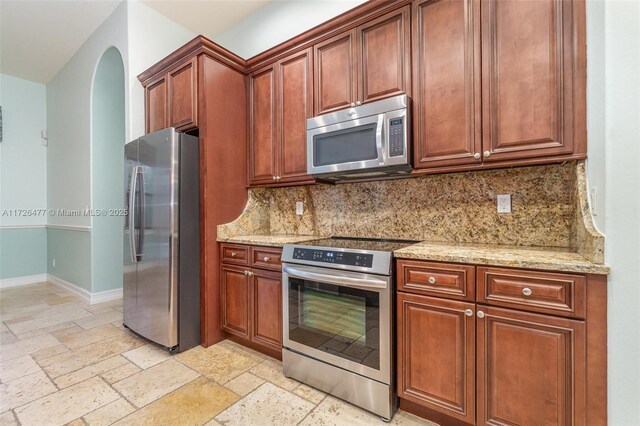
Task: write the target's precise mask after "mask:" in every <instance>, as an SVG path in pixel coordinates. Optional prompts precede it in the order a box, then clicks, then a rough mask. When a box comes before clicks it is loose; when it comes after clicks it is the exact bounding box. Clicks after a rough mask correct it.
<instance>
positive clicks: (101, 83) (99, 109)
mask: <svg viewBox="0 0 640 426" xmlns="http://www.w3.org/2000/svg"><path fill="white" fill-rule="evenodd" d="M124 96H125V83H124V65H123V63H122V58H121V56H120V53H119V52H118V49H116V48H115V47H112V48H109V49H108V50H107V51H106V52H105V53H104V55H103V56H102V58H101V59H100V62H99V63H98V68H97V69H96V74H95V77H94V80H93V91H92V95H91V177H92V179H91V193H92V197H93V202H92V205H93V209H94V211H100V210H102V211H104V212H107V213H109V212H110V211H113V210H117V209H122V208H123V207H124V183H123V182H124V144H125V142H126V141H125V109H124V108H125V99H124ZM123 221H124V216H121V215H109V214H108V215H106V216H105V215H100V216H97V215H95V216H93V218H92V229H91V265H92V268H91V291H92V292H94V293H96V292H100V291H105V290H111V289H114V288H120V287H122V256H123V254H122V252H123V243H122V228H123Z"/></svg>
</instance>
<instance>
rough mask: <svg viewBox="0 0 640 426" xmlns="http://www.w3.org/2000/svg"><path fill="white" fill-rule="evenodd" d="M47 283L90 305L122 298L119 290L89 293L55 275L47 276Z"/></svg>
mask: <svg viewBox="0 0 640 426" xmlns="http://www.w3.org/2000/svg"><path fill="white" fill-rule="evenodd" d="M47 281H49V282H50V283H51V284H54V285H57V286H58V287H60V288H62V289H64V290H66V291H68V292H69V293H73V294H75V295H76V296H78V297H80V298H82V299H83V300H84V301H86V302H88V303H89V304H90V305H95V304H96V303H103V302H109V301H111V300H117V299H121V298H122V289H121V288H116V289H113V290H106V291H99V292H96V293H91V292H90V291H88V290H85V289H84V288H82V287H80V286H79V285H77V284H74V283H71V282H69V281H66V280H63V279H62V278H59V277H56V276H55V275H51V274H48V275H47Z"/></svg>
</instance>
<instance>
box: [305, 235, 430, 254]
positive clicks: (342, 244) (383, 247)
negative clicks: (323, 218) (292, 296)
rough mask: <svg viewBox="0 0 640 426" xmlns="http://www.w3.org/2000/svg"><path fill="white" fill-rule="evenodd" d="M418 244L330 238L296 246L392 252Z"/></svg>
mask: <svg viewBox="0 0 640 426" xmlns="http://www.w3.org/2000/svg"><path fill="white" fill-rule="evenodd" d="M416 243H419V241H412V240H388V239H375V238H353V237H332V238H325V239H322V240H313V241H307V242H304V243H297V244H295V245H296V246H307V247H318V248H320V247H327V248H341V249H354V250H375V251H387V252H392V251H394V250H399V249H401V248H403V247H407V246H410V245H413V244H416Z"/></svg>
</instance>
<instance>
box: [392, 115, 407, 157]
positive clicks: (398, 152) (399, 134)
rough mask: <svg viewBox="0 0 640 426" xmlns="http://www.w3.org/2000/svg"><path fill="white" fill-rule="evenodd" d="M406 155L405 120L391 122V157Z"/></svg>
mask: <svg viewBox="0 0 640 426" xmlns="http://www.w3.org/2000/svg"><path fill="white" fill-rule="evenodd" d="M403 155H404V125H403V118H392V119H391V120H389V157H400V156H403Z"/></svg>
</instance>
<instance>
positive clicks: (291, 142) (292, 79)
mask: <svg viewBox="0 0 640 426" xmlns="http://www.w3.org/2000/svg"><path fill="white" fill-rule="evenodd" d="M311 55H312V50H311V49H307V50H305V51H304V52H302V53H298V54H296V55H293V56H292V57H290V58H287V59H284V60H283V61H281V62H280V63H279V66H278V89H279V92H278V123H279V130H278V133H279V138H278V140H279V148H280V150H279V161H278V164H279V167H278V175H279V176H280V177H281V179H282V181H283V182H293V181H301V180H311V177H310V176H308V175H307V118H310V117H312V116H313V75H312V74H313V70H312V67H311V58H312V56H311Z"/></svg>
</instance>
